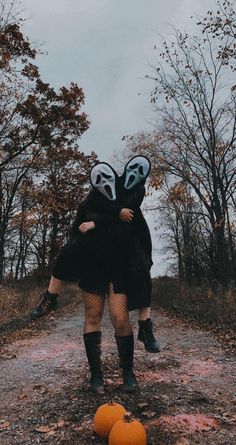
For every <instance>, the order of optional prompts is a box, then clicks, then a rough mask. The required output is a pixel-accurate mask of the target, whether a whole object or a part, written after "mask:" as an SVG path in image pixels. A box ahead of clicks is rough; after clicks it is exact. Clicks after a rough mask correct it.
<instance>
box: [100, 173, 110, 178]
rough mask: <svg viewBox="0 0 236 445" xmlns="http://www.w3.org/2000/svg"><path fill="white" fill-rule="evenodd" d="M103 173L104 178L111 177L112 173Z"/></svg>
mask: <svg viewBox="0 0 236 445" xmlns="http://www.w3.org/2000/svg"><path fill="white" fill-rule="evenodd" d="M102 175H103V176H104V178H106V179H111V175H107V174H106V173H103V174H102Z"/></svg>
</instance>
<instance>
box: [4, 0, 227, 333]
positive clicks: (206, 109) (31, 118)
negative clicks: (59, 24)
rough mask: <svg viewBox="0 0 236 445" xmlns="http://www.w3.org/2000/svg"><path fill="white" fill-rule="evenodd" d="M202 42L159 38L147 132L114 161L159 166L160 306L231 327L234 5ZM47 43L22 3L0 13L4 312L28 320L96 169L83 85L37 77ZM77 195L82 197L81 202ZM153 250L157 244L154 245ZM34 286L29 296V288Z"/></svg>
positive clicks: (198, 31) (200, 36) (201, 22)
mask: <svg viewBox="0 0 236 445" xmlns="http://www.w3.org/2000/svg"><path fill="white" fill-rule="evenodd" d="M191 20H193V23H194V24H195V27H194V33H193V34H191V33H189V34H188V33H185V32H184V31H182V30H179V29H174V28H173V29H172V32H171V35H170V34H168V35H167V36H164V37H160V36H158V44H157V45H154V50H155V54H156V55H155V58H154V60H153V61H152V64H151V66H150V67H149V69H147V71H149V72H148V73H147V75H146V77H147V81H148V80H149V81H150V83H149V84H150V85H151V87H150V88H151V92H150V102H151V107H152V112H153V120H152V128H151V129H150V131H146V130H145V131H140V132H138V133H136V134H131V135H124V137H123V142H124V144H125V149H123V150H122V151H121V152H120V153H119V155H118V157H119V159H122V160H124V161H125V159H126V158H127V157H130V156H131V155H135V154H139V153H141V154H145V155H147V156H149V157H150V159H151V161H152V173H151V179H150V185H149V200H148V202H149V203H151V204H150V205H151V209H149V212H150V211H152V212H158V219H159V224H161V226H162V234H161V236H162V243H161V245H162V246H163V252H164V255H165V256H166V259H168V264H169V266H168V277H167V276H165V277H159V278H158V279H157V280H155V283H154V295H155V298H157V299H158V303H159V304H162V305H164V306H168V307H169V306H171V307H174V308H176V307H177V308H178V310H179V309H180V310H181V311H188V312H189V313H191V314H193V316H194V317H198V318H201V319H204V318H206V319H207V320H208V321H211V322H214V323H217V324H222V323H227V324H228V325H230V326H232V327H233V326H234V323H235V322H234V320H235V315H236V309H235V308H236V303H235V295H236V294H235V277H236V225H235V213H236V212H235V210H236V209H235V203H236V201H235V188H236V179H235V168H236V165H235V158H236V151H235V133H236V113H235V111H236V107H235V105H236V102H235V91H236V85H235V55H236V41H235V33H236V20H235V9H234V2H231V1H228V0H226V1H224V2H221V1H219V2H217V3H216V4H215V5H214V8H212V9H211V10H209V11H208V12H206V14H205V16H202V17H193V18H192V19H191ZM42 53H43V50H42V48H41V47H40V46H39V44H34V43H32V42H30V41H29V39H28V38H27V36H26V34H25V32H24V16H23V14H22V12H21V9H20V6H19V3H18V2H17V1H13V2H9V1H4V0H3V1H2V2H1V12H0V226H1V232H0V281H1V290H0V307H1V318H2V320H3V321H8V320H11V319H13V318H14V317H15V316H19V315H21V314H24V313H26V312H27V310H28V308H29V305H31V304H32V303H33V299H32V298H31V295H32V289H36V286H38V285H40V286H41V285H44V286H45V282H44V280H45V279H46V280H47V279H48V277H49V275H50V270H51V266H52V263H53V261H54V259H55V257H56V255H57V254H58V251H59V249H60V247H61V246H62V245H63V243H65V241H66V239H67V236H68V231H69V227H70V224H71V221H72V220H73V218H74V215H75V212H76V210H77V208H78V205H79V203H80V202H81V200H82V199H84V197H85V196H86V193H87V191H88V187H89V184H88V173H89V171H90V169H91V167H92V165H94V163H95V162H97V161H98V156H97V154H96V153H95V151H91V153H89V154H88V153H84V152H83V151H82V150H81V148H80V140H83V137H84V134H85V133H86V131H87V130H88V128H89V126H90V118H89V116H88V115H87V114H86V113H85V112H84V108H83V107H84V103H85V95H84V91H83V89H82V88H81V87H80V85H78V84H77V83H75V82H72V83H71V84H70V85H62V86H59V87H57V88H55V87H54V86H53V85H50V84H49V83H48V82H45V81H44V79H43V78H42V76H41V74H40V70H39V67H38V64H37V58H38V57H42V56H43V54H42ZM75 197H76V199H75ZM154 247H155V246H154ZM27 286H28V290H26V287H27Z"/></svg>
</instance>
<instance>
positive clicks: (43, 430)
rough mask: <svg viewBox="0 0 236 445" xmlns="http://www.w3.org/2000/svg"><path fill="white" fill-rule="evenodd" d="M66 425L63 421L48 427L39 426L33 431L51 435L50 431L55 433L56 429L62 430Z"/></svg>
mask: <svg viewBox="0 0 236 445" xmlns="http://www.w3.org/2000/svg"><path fill="white" fill-rule="evenodd" d="M67 425H68V422H65V420H60V421H59V422H57V423H51V424H49V425H40V426H37V427H35V428H34V431H36V432H37V433H44V434H47V433H52V431H54V432H55V430H57V429H58V428H64V427H65V426H67ZM50 435H52V434H50Z"/></svg>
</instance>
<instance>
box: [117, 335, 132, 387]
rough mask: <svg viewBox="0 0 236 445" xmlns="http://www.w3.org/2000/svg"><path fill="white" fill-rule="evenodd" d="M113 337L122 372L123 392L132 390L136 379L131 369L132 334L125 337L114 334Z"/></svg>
mask: <svg viewBox="0 0 236 445" xmlns="http://www.w3.org/2000/svg"><path fill="white" fill-rule="evenodd" d="M115 339H116V344H117V348H118V353H119V358H120V367H121V368H122V374H123V382H124V383H123V389H124V391H125V392H133V391H135V389H136V388H137V380H136V377H135V374H134V371H133V358H134V335H133V334H131V335H126V336H125V337H121V336H118V335H116V336H115Z"/></svg>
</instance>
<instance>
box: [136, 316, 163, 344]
mask: <svg viewBox="0 0 236 445" xmlns="http://www.w3.org/2000/svg"><path fill="white" fill-rule="evenodd" d="M138 324H139V331H138V340H140V341H142V342H143V343H144V346H145V349H146V351H148V352H160V346H159V344H158V342H157V340H156V339H155V337H154V334H153V328H152V326H153V324H152V321H151V320H150V318H147V320H139V322H138Z"/></svg>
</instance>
